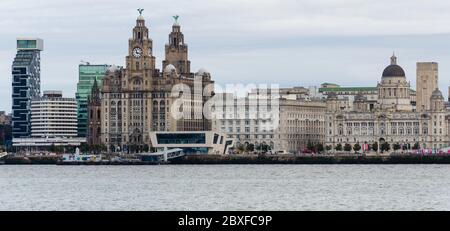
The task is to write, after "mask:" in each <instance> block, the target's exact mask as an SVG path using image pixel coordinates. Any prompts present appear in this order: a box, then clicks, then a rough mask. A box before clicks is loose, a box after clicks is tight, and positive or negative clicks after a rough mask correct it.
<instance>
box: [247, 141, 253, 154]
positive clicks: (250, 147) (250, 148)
mask: <svg viewBox="0 0 450 231" xmlns="http://www.w3.org/2000/svg"><path fill="white" fill-rule="evenodd" d="M246 150H247V151H249V152H253V151H254V150H255V145H254V144H252V143H250V144H248V145H247V147H246Z"/></svg>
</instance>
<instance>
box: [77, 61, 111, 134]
mask: <svg viewBox="0 0 450 231" xmlns="http://www.w3.org/2000/svg"><path fill="white" fill-rule="evenodd" d="M108 67H109V65H106V64H101V65H94V64H90V63H86V64H80V65H79V66H78V73H79V76H78V84H77V93H76V99H77V120H78V136H79V137H86V136H87V127H88V111H87V107H88V98H89V96H90V95H91V90H92V87H93V85H94V81H97V84H98V85H99V87H101V86H102V81H103V78H104V77H105V73H106V70H107V69H108Z"/></svg>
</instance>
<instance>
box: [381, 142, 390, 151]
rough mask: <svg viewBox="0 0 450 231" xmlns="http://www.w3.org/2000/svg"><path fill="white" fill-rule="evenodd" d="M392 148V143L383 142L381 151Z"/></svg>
mask: <svg viewBox="0 0 450 231" xmlns="http://www.w3.org/2000/svg"><path fill="white" fill-rule="evenodd" d="M390 149H391V145H390V144H389V143H388V142H385V143H383V144H381V151H382V152H384V151H389V150H390Z"/></svg>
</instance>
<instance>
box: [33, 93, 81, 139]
mask: <svg viewBox="0 0 450 231" xmlns="http://www.w3.org/2000/svg"><path fill="white" fill-rule="evenodd" d="M31 136H32V137H76V136H77V101H76V100H75V99H74V98H63V97H62V92H61V91H45V92H44V96H43V97H40V98H38V99H35V100H33V101H31Z"/></svg>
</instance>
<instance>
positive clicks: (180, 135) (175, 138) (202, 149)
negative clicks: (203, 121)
mask: <svg viewBox="0 0 450 231" xmlns="http://www.w3.org/2000/svg"><path fill="white" fill-rule="evenodd" d="M150 140H151V142H152V146H153V147H154V148H156V149H157V150H158V151H163V150H165V149H175V148H179V149H182V150H183V153H184V154H187V155H189V154H219V155H223V154H228V153H229V148H231V147H232V146H233V145H234V140H233V139H230V138H227V136H226V134H225V133H218V132H212V131H189V132H185V131H177V132H167V131H160V132H150Z"/></svg>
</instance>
